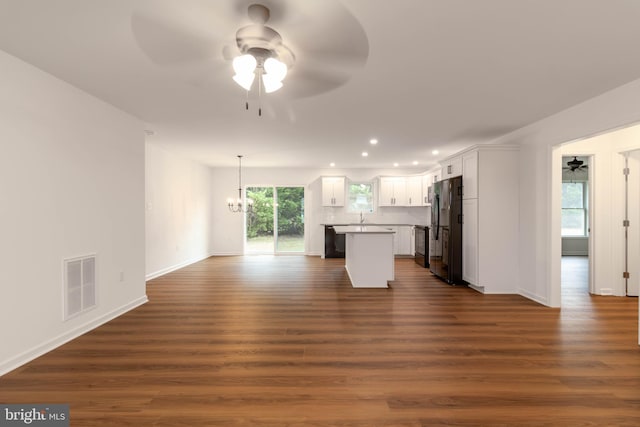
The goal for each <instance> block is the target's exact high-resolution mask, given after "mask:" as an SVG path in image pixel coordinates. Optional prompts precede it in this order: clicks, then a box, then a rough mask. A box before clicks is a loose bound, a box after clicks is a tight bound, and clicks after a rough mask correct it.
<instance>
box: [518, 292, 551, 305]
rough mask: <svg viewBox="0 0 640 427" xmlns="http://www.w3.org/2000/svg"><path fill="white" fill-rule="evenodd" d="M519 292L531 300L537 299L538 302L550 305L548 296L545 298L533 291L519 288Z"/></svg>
mask: <svg viewBox="0 0 640 427" xmlns="http://www.w3.org/2000/svg"><path fill="white" fill-rule="evenodd" d="M518 294H519V295H522V296H523V297H525V298H529V299H530V300H532V301H535V302H537V303H538V304H542V305H546V306H547V307H549V302H548V301H547V299H546V298H543V297H541V296H540V295H536V294H534V293H533V292H529V291H527V290H525V289H518Z"/></svg>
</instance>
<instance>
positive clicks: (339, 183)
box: [322, 176, 345, 207]
mask: <svg viewBox="0 0 640 427" xmlns="http://www.w3.org/2000/svg"><path fill="white" fill-rule="evenodd" d="M344 184H345V179H344V176H323V177H322V206H334V207H337V206H344V193H345V190H344Z"/></svg>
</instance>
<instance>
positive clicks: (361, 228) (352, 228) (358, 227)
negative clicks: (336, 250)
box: [333, 225, 395, 234]
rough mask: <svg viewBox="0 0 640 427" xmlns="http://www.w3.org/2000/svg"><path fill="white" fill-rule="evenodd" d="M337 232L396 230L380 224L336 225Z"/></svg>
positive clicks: (383, 232)
mask: <svg viewBox="0 0 640 427" xmlns="http://www.w3.org/2000/svg"><path fill="white" fill-rule="evenodd" d="M333 229H334V230H335V231H336V234H352V233H358V234H393V233H395V231H393V230H390V229H388V228H385V227H381V226H378V225H336V226H334V227H333Z"/></svg>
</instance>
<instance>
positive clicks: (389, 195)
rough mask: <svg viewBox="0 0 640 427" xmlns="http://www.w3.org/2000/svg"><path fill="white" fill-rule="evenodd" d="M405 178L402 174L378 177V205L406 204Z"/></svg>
mask: <svg viewBox="0 0 640 427" xmlns="http://www.w3.org/2000/svg"><path fill="white" fill-rule="evenodd" d="M406 205H407V179H406V177H404V176H382V177H380V192H379V194H378V206H406Z"/></svg>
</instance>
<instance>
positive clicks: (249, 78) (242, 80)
mask: <svg viewBox="0 0 640 427" xmlns="http://www.w3.org/2000/svg"><path fill="white" fill-rule="evenodd" d="M255 78H256V75H255V74H253V73H249V74H236V75H235V76H233V80H234V81H235V82H236V83H238V84H239V85H240V86H242V87H243V88H244V89H245V90H247V91H248V90H251V86H252V85H253V80H254V79H255Z"/></svg>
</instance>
